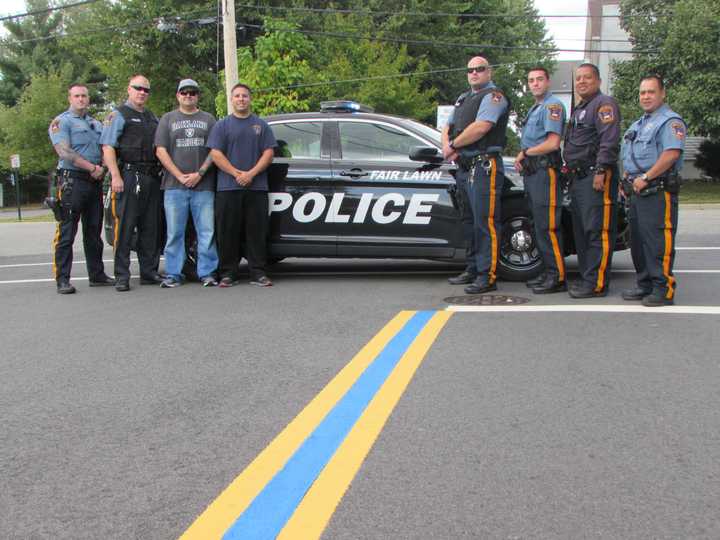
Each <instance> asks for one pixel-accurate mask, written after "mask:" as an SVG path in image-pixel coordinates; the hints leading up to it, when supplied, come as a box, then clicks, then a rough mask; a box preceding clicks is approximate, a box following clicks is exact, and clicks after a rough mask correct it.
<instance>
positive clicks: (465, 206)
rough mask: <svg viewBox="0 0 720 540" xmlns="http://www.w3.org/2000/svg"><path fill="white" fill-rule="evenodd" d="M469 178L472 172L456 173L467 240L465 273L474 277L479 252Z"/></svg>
mask: <svg viewBox="0 0 720 540" xmlns="http://www.w3.org/2000/svg"><path fill="white" fill-rule="evenodd" d="M469 176H470V171H468V170H465V169H462V168H460V169H458V170H457V172H456V173H455V185H456V186H457V190H456V191H455V194H456V197H457V203H458V210H459V211H460V224H461V226H462V233H463V239H464V240H465V260H466V261H467V262H466V266H465V271H466V272H467V273H469V274H470V275H472V276H476V275H477V266H476V261H475V257H476V256H477V250H476V249H475V233H474V230H475V229H474V226H473V213H472V203H471V196H470V183H469V182H468V177H469Z"/></svg>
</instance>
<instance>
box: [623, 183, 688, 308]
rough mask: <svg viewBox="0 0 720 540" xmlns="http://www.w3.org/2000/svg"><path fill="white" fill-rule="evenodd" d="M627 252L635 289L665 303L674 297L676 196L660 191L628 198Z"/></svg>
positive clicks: (676, 222)
mask: <svg viewBox="0 0 720 540" xmlns="http://www.w3.org/2000/svg"><path fill="white" fill-rule="evenodd" d="M628 219H629V221H630V252H631V254H632V259H633V264H634V265H635V271H636V272H637V284H638V287H639V288H641V289H643V290H645V291H647V292H648V293H650V292H659V293H661V294H662V295H663V296H664V297H665V298H667V299H668V300H672V299H673V297H674V296H675V288H676V281H675V276H674V275H673V271H672V268H673V263H674V262H675V235H676V233H677V225H678V196H677V194H670V193H667V192H665V191H659V192H657V193H653V194H652V195H648V196H646V197H639V196H636V195H634V194H633V196H632V197H631V199H630V211H629V212H628Z"/></svg>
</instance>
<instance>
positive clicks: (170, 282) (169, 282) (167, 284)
mask: <svg viewBox="0 0 720 540" xmlns="http://www.w3.org/2000/svg"><path fill="white" fill-rule="evenodd" d="M180 285H182V281H178V280H177V279H175V278H174V277H172V276H168V277H166V278H165V279H163V280H162V283H160V287H162V288H163V289H172V288H174V287H179V286H180Z"/></svg>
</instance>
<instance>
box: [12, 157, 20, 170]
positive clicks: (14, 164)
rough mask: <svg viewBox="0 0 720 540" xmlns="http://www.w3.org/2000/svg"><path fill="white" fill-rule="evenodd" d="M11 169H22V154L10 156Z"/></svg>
mask: <svg viewBox="0 0 720 540" xmlns="http://www.w3.org/2000/svg"><path fill="white" fill-rule="evenodd" d="M10 168H11V169H19V168H20V154H13V155H11V156H10Z"/></svg>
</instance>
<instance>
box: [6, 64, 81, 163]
mask: <svg viewBox="0 0 720 540" xmlns="http://www.w3.org/2000/svg"><path fill="white" fill-rule="evenodd" d="M71 71H72V67H71V66H66V67H65V68H64V69H63V70H62V71H60V72H50V73H49V74H47V75H33V76H32V78H31V80H30V84H29V85H28V86H27V87H26V88H25V90H24V91H23V93H22V95H21V97H20V99H19V101H18V103H17V105H16V106H14V107H5V106H0V159H1V160H2V162H3V164H6V163H8V161H9V159H10V155H12V154H20V158H21V167H22V169H21V170H22V171H24V172H23V174H25V173H27V172H47V171H50V170H52V169H54V168H55V166H56V165H57V154H56V153H55V151H54V150H53V148H52V145H51V144H50V140H49V138H48V126H49V125H50V122H51V121H52V119H53V118H54V117H55V116H56V115H58V114H60V113H61V112H62V111H64V110H65V109H67V108H68V101H67V89H66V86H67V84H68V83H67V81H68V80H69V77H70V72H71Z"/></svg>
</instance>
